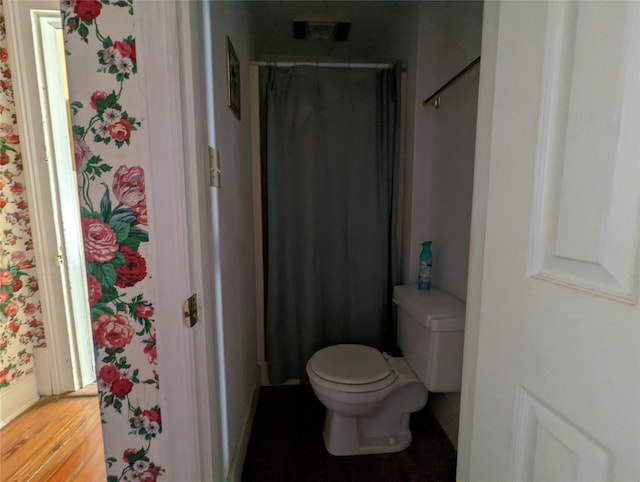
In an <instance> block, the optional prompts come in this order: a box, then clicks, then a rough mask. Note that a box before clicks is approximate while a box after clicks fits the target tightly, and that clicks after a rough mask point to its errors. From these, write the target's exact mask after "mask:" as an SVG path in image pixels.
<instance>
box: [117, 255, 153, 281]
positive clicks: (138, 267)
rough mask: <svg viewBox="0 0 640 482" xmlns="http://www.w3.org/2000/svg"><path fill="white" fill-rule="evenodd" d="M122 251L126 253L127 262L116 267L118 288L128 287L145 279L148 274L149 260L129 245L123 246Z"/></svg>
mask: <svg viewBox="0 0 640 482" xmlns="http://www.w3.org/2000/svg"><path fill="white" fill-rule="evenodd" d="M120 252H121V253H122V254H124V258H125V262H124V264H123V265H122V266H118V267H117V268H116V274H117V275H118V278H117V280H116V286H117V287H118V288H127V287H128V286H133V285H135V284H136V283H137V282H139V281H142V280H143V279H145V277H146V276H147V262H146V261H145V259H144V258H143V257H142V255H141V254H140V253H138V252H137V251H134V250H132V249H131V248H129V247H128V246H121V247H120Z"/></svg>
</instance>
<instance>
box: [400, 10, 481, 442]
mask: <svg viewBox="0 0 640 482" xmlns="http://www.w3.org/2000/svg"><path fill="white" fill-rule="evenodd" d="M481 34H482V2H424V3H422V4H421V5H420V11H419V26H418V51H417V58H418V71H417V79H416V85H417V92H416V101H417V103H416V109H415V145H414V159H413V176H412V180H411V181H412V196H411V197H412V199H411V213H412V215H411V223H410V234H409V235H408V236H407V238H406V239H408V240H409V243H410V244H409V246H407V249H406V252H408V253H410V254H409V256H407V257H406V258H405V262H406V263H407V264H406V265H405V274H406V276H407V279H409V280H411V281H415V280H416V279H417V264H418V256H419V255H420V249H421V246H420V245H421V243H422V241H425V240H428V239H431V240H433V244H434V246H433V251H434V253H433V258H434V259H433V263H434V267H433V283H434V285H436V286H438V287H440V288H443V289H444V290H446V291H448V292H450V293H452V294H453V295H454V296H456V297H458V298H459V299H461V300H463V301H465V300H466V297H467V275H468V269H469V268H468V264H469V236H470V223H471V204H472V194H473V173H474V169H473V164H474V158H475V138H476V114H477V101H478V78H479V70H476V71H474V72H473V73H472V74H469V75H468V76H467V77H465V78H464V79H463V80H461V81H460V82H459V83H458V84H456V85H455V86H453V87H452V88H451V89H450V90H449V91H448V92H447V93H445V94H443V96H442V98H441V101H442V106H441V107H440V108H439V109H437V110H436V109H434V108H433V107H429V106H424V107H423V106H422V105H421V104H420V102H421V101H422V100H423V99H425V98H426V97H428V96H430V95H431V94H432V93H433V92H434V91H435V90H437V89H438V88H440V86H442V85H443V84H444V83H446V82H447V81H448V80H449V79H450V78H451V77H452V76H454V75H455V74H456V73H458V72H459V71H460V70H461V69H462V68H464V67H465V66H466V65H468V64H469V63H470V62H471V61H472V60H473V59H475V58H476V57H477V56H478V55H480V42H481ZM429 406H430V407H431V409H432V411H433V413H434V415H435V417H436V419H437V420H438V422H439V423H440V425H441V426H442V427H443V428H444V430H445V432H446V433H447V435H448V436H449V438H450V439H451V441H452V442H453V443H454V445H456V446H457V440H458V426H459V417H460V394H459V393H449V394H433V393H432V394H429Z"/></svg>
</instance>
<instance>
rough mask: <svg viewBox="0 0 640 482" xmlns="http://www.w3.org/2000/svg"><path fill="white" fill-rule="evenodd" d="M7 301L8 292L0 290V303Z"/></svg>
mask: <svg viewBox="0 0 640 482" xmlns="http://www.w3.org/2000/svg"><path fill="white" fill-rule="evenodd" d="M7 301H9V292H8V291H5V290H0V305H4V304H5V303H6V302H7Z"/></svg>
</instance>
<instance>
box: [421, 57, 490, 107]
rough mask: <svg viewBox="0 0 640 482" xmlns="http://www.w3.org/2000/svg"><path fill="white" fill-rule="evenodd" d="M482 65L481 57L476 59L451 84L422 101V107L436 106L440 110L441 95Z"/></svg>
mask: <svg viewBox="0 0 640 482" xmlns="http://www.w3.org/2000/svg"><path fill="white" fill-rule="evenodd" d="M478 65H480V57H478V58H476V59H475V60H473V62H471V63H470V64H469V65H467V66H466V67H465V68H464V69H462V70H461V71H460V72H458V73H457V74H456V75H454V76H453V77H452V78H451V80H449V82H447V83H446V84H444V85H443V86H442V87H440V88H439V89H438V90H436V91H435V92H434V93H433V94H432V95H431V96H429V97H428V98H427V99H425V100H423V101H422V105H432V106H434V107H435V108H436V109H438V108H440V95H441V94H442V93H443V92H444V91H445V90H447V89H449V87H451V86H452V85H453V84H455V83H456V82H458V81H459V80H460V79H461V78H462V77H464V76H465V75H467V74H468V73H469V72H471V71H472V70H473V69H474V68H475V67H476V66H478Z"/></svg>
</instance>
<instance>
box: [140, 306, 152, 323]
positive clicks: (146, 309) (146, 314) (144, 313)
mask: <svg viewBox="0 0 640 482" xmlns="http://www.w3.org/2000/svg"><path fill="white" fill-rule="evenodd" d="M136 316H137V317H138V318H145V319H148V318H151V317H152V316H153V306H151V305H147V304H142V305H137V306H136Z"/></svg>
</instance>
